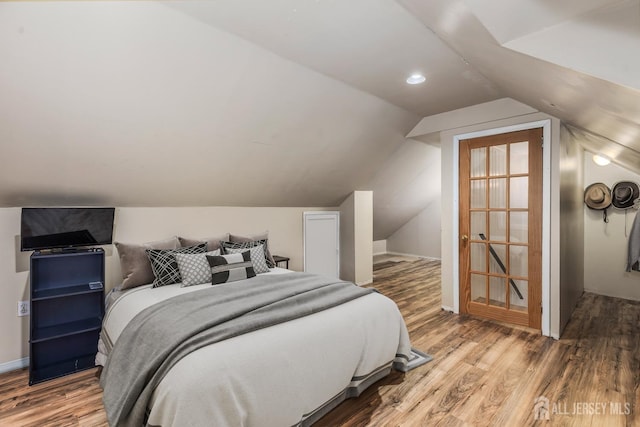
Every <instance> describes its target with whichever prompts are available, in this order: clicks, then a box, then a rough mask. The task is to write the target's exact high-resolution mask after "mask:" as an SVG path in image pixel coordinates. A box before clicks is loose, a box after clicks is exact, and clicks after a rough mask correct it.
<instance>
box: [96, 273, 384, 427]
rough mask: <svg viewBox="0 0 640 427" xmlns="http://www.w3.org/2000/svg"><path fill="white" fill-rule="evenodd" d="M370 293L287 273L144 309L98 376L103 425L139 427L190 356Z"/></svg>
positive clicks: (353, 286)
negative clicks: (160, 388)
mask: <svg viewBox="0 0 640 427" xmlns="http://www.w3.org/2000/svg"><path fill="white" fill-rule="evenodd" d="M371 292H373V289H366V288H360V287H358V286H356V285H354V284H353V283H349V282H342V281H339V280H338V279H329V278H326V277H322V276H317V275H310V274H305V273H291V274H283V275H273V276H257V277H254V278H252V279H248V280H243V281H239V282H236V283H233V284H229V285H224V286H212V287H211V288H207V289H203V290H200V291H195V292H189V293H186V294H182V295H179V296H176V297H173V298H170V299H168V300H165V301H162V302H159V303H158V304H155V305H153V306H151V307H148V308H147V309H145V310H143V311H142V312H140V313H139V314H138V315H137V316H136V317H134V318H133V320H132V321H131V322H130V323H129V325H127V327H126V328H125V329H124V330H123V331H122V334H121V335H120V337H119V338H118V341H117V343H116V345H115V347H114V348H113V351H112V352H111V354H110V355H109V358H108V359H107V363H106V364H105V366H104V369H103V371H102V376H101V378H100V385H101V386H102V388H103V389H104V395H103V401H104V406H105V409H106V412H107V418H108V420H109V424H110V425H112V426H136V427H139V426H141V425H142V424H143V422H144V417H145V412H146V408H147V406H148V402H149V399H150V398H151V395H152V393H153V390H154V389H155V387H156V386H157V384H158V383H159V382H160V381H161V380H162V378H164V376H165V375H166V373H167V372H168V371H169V370H170V369H171V367H172V366H173V365H175V364H176V363H177V362H178V361H179V360H180V359H182V358H183V357H185V356H186V355H187V354H189V353H191V352H192V351H195V350H197V349H199V348H201V347H204V346H207V345H210V344H213V343H216V342H219V341H222V340H225V339H228V338H232V337H235V336H238V335H241V334H245V333H248V332H251V331H255V330H258V329H261V328H265V327H268V326H272V325H275V324H278V323H282V322H286V321H288V320H292V319H296V318H299V317H303V316H307V315H309V314H313V313H316V312H319V311H322V310H326V309H328V308H331V307H335V306H337V305H340V304H342V303H345V302H347V301H350V300H353V299H356V298H359V297H361V296H364V295H366V294H369V293H371Z"/></svg>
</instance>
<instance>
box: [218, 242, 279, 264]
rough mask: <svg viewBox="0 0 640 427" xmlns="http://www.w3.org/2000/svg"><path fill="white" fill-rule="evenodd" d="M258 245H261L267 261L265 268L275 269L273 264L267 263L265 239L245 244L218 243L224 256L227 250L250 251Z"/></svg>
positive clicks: (266, 243)
mask: <svg viewBox="0 0 640 427" xmlns="http://www.w3.org/2000/svg"><path fill="white" fill-rule="evenodd" d="M258 245H262V247H263V250H264V257H265V259H266V260H267V266H268V267H269V268H272V267H275V264H273V265H272V264H271V263H270V262H269V255H268V254H267V247H268V246H267V245H268V240H267V239H262V240H250V241H247V242H220V247H221V248H222V253H223V254H226V253H229V252H228V249H244V250H247V249H251V248H253V247H254V246H258Z"/></svg>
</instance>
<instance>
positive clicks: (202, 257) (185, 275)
mask: <svg viewBox="0 0 640 427" xmlns="http://www.w3.org/2000/svg"><path fill="white" fill-rule="evenodd" d="M207 255H211V256H217V255H220V249H216V250H215V251H210V252H207V253H203V254H179V253H178V254H175V256H176V261H177V262H178V269H179V270H180V277H182V284H181V285H180V287H182V288H184V287H187V286H193V285H201V284H203V283H209V282H211V267H210V266H209V262H208V261H207Z"/></svg>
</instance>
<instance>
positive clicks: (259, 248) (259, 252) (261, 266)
mask: <svg viewBox="0 0 640 427" xmlns="http://www.w3.org/2000/svg"><path fill="white" fill-rule="evenodd" d="M246 250H247V249H246V248H227V247H225V248H224V253H226V254H239V253H242V252H244V251H246ZM249 254H250V255H251V264H253V269H254V271H255V272H256V274H262V273H268V272H269V266H268V265H267V259H266V258H265V256H264V246H263V245H256V246H254V247H252V248H250V249H249Z"/></svg>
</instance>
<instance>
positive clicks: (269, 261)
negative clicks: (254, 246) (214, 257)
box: [229, 230, 276, 268]
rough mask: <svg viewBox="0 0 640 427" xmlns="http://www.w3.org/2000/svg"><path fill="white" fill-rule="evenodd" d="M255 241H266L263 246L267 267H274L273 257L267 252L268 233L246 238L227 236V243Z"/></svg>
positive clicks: (234, 235) (233, 235)
mask: <svg viewBox="0 0 640 427" xmlns="http://www.w3.org/2000/svg"><path fill="white" fill-rule="evenodd" d="M256 240H266V241H267V243H265V245H264V255H265V257H266V258H267V265H268V266H269V267H270V268H273V267H275V266H276V262H275V261H274V260H273V256H271V252H270V251H269V231H268V230H267V231H265V232H263V233H259V234H250V235H248V236H238V235H236V234H229V241H230V242H233V243H245V242H252V241H256Z"/></svg>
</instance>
